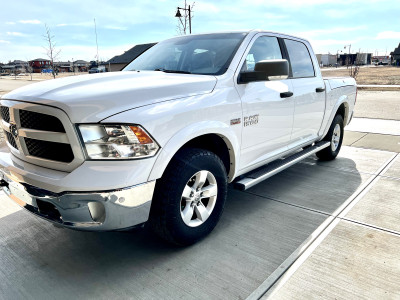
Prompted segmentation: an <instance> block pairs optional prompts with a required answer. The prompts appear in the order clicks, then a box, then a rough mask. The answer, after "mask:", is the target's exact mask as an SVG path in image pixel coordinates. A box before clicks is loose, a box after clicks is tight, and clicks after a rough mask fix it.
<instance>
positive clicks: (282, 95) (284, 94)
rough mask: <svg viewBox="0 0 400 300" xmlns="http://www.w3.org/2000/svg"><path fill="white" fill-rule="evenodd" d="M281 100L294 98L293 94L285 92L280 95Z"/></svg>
mask: <svg viewBox="0 0 400 300" xmlns="http://www.w3.org/2000/svg"><path fill="white" fill-rule="evenodd" d="M280 95H281V98H289V97H292V96H293V92H283V93H281V94H280Z"/></svg>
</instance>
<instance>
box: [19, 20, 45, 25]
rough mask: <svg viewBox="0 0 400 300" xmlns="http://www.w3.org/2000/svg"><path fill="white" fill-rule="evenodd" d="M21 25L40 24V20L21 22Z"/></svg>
mask: <svg viewBox="0 0 400 300" xmlns="http://www.w3.org/2000/svg"><path fill="white" fill-rule="evenodd" d="M19 22H20V23H22V24H40V23H42V22H40V21H39V20H19Z"/></svg>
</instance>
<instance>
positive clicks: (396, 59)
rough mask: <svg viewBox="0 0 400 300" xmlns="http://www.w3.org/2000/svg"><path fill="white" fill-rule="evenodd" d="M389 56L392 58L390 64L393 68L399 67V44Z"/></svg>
mask: <svg viewBox="0 0 400 300" xmlns="http://www.w3.org/2000/svg"><path fill="white" fill-rule="evenodd" d="M390 55H391V56H392V64H394V65H395V66H400V43H399V46H398V47H397V48H396V49H394V51H393V52H390Z"/></svg>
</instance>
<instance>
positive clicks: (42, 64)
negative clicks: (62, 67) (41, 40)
mask: <svg viewBox="0 0 400 300" xmlns="http://www.w3.org/2000/svg"><path fill="white" fill-rule="evenodd" d="M29 65H30V66H31V67H32V69H33V73H41V72H42V70H44V69H50V68H51V61H50V60H48V59H45V58H36V59H34V60H30V61H29Z"/></svg>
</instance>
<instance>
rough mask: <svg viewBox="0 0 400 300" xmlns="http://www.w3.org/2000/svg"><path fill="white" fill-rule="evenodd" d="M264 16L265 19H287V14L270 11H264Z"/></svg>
mask: <svg viewBox="0 0 400 300" xmlns="http://www.w3.org/2000/svg"><path fill="white" fill-rule="evenodd" d="M264 17H266V18H267V19H271V20H282V19H287V17H288V16H287V15H286V16H284V15H278V14H272V13H265V14H264Z"/></svg>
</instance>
